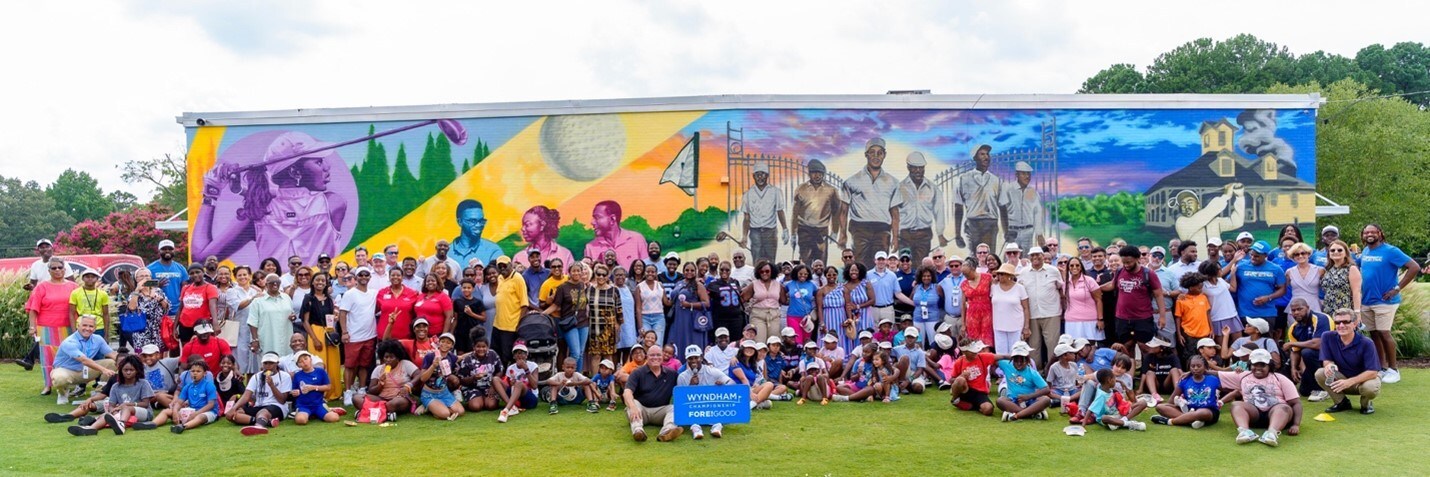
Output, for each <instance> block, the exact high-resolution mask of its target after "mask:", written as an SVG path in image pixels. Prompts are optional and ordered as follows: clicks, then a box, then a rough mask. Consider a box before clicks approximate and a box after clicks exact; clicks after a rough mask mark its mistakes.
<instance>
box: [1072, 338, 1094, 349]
mask: <svg viewBox="0 0 1430 477" xmlns="http://www.w3.org/2000/svg"><path fill="white" fill-rule="evenodd" d="M1090 343H1092V342H1091V341H1088V340H1087V338H1075V339H1073V341H1072V347H1073V351H1082V349H1083V348H1086V347H1087V345H1088V344H1090Z"/></svg>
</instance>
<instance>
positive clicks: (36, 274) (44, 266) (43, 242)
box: [24, 239, 173, 291]
mask: <svg viewBox="0 0 1430 477" xmlns="http://www.w3.org/2000/svg"><path fill="white" fill-rule="evenodd" d="M170 243H173V242H170ZM35 255H38V256H39V257H40V259H39V260H35V263H32V264H30V283H27V284H25V287H24V288H25V291H30V290H34V289H35V284H36V283H40V282H41V281H44V280H49V279H50V270H49V268H48V267H49V264H50V257H53V256H55V245H54V244H53V243H51V242H50V239H40V240H39V241H37V242H35ZM73 277H74V270H72V269H70V267H69V265H68V264H66V265H65V278H73Z"/></svg>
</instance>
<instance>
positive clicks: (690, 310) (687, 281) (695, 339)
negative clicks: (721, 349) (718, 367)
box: [665, 262, 714, 350]
mask: <svg viewBox="0 0 1430 477" xmlns="http://www.w3.org/2000/svg"><path fill="white" fill-rule="evenodd" d="M680 270H681V273H682V274H683V279H682V280H680V281H679V282H676V283H675V287H674V288H671V290H670V294H669V295H666V297H665V306H667V307H669V308H671V309H672V310H674V314H675V319H674V320H671V323H670V340H669V341H668V343H671V344H674V345H675V349H677V350H683V349H685V347H686V346H689V345H692V344H693V345H698V346H700V348H701V349H704V348H705V347H707V346H710V333H711V331H712V330H714V327H709V328H708V329H706V330H705V331H696V329H695V328H696V324H695V320H696V318H697V317H700V316H702V315H703V316H704V318H705V319H707V320H708V319H710V315H709V313H710V294H709V293H708V292H706V291H705V287H704V286H703V285H702V284H701V280H700V277H699V276H698V275H696V273H695V262H685V265H684V266H682V267H681V269H680Z"/></svg>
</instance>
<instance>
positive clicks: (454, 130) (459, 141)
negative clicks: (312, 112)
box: [229, 119, 467, 194]
mask: <svg viewBox="0 0 1430 477" xmlns="http://www.w3.org/2000/svg"><path fill="white" fill-rule="evenodd" d="M432 124H436V125H437V129H440V130H441V131H442V135H443V136H447V140H448V141H452V143H453V144H456V145H458V146H460V145H463V144H466V143H467V128H464V127H462V124H461V123H459V122H457V121H455V120H452V119H429V120H426V121H422V122H420V123H413V124H408V125H406V126H403V127H400V128H394V129H388V130H386V131H383V132H379V133H374V134H369V135H366V136H363V137H360V138H357V139H349V140H347V141H343V142H339V143H334V144H329V145H326V146H323V147H319V148H314V149H307V150H303V151H298V152H294V153H290V154H285V155H283V156H279V157H275V158H272V159H268V160H265V161H263V162H260V163H257V164H250V165H247V166H244V167H240V168H238V169H236V170H234V171H232V172H230V173H229V180H230V181H231V182H230V185H229V187H230V188H231V190H233V193H235V194H237V193H239V192H241V191H242V184H240V183H239V181H238V175H239V174H240V173H244V172H248V171H249V170H251V169H258V168H261V167H267V166H269V165H271V164H277V163H279V162H283V161H287V160H291V159H295V158H299V157H303V156H308V155H312V154H315V153H319V152H323V151H328V150H332V149H337V148H340V147H343V146H347V145H351V144H357V143H360V142H363V141H368V140H372V139H377V138H380V137H383V136H390V135H393V134H397V133H400V132H403V131H408V130H412V129H417V128H420V127H423V126H430V125H432Z"/></svg>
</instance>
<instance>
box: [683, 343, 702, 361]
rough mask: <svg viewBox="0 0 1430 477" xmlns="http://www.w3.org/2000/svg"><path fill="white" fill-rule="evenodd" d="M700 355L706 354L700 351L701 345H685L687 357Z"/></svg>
mask: <svg viewBox="0 0 1430 477" xmlns="http://www.w3.org/2000/svg"><path fill="white" fill-rule="evenodd" d="M699 356H704V353H702V352H701V351H700V345H690V346H686V347H685V359H690V358H695V357H699Z"/></svg>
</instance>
